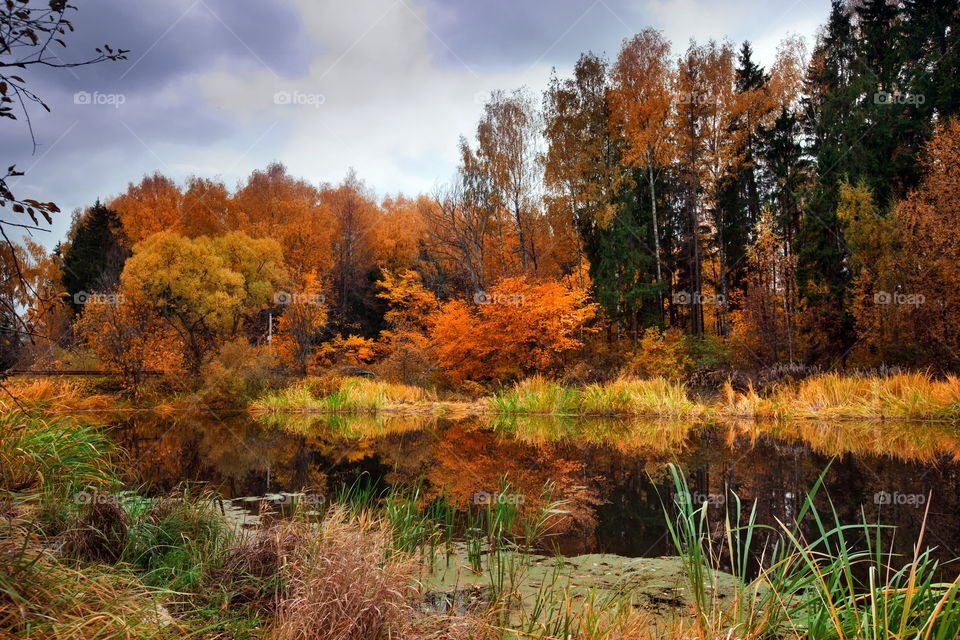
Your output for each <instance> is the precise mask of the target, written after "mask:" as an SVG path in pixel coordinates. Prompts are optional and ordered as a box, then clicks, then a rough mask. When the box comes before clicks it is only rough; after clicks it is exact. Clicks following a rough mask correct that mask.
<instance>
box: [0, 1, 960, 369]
mask: <svg viewBox="0 0 960 640" xmlns="http://www.w3.org/2000/svg"><path fill="white" fill-rule="evenodd" d="M955 9H956V7H955V6H954V5H953V3H951V2H907V3H904V4H903V5H902V6H901V5H896V4H890V3H887V2H884V1H881V0H877V1H869V2H864V3H862V4H859V5H857V6H856V7H855V8H854V9H850V10H848V8H847V7H846V6H845V5H844V4H843V3H841V2H834V4H833V8H832V10H831V13H830V15H829V17H828V19H827V22H826V24H825V25H824V26H823V28H822V33H821V35H820V37H819V38H818V39H817V42H816V44H815V46H814V47H813V49H812V51H809V52H808V51H807V50H806V47H805V45H804V43H803V41H802V40H801V39H799V38H796V37H788V38H786V39H784V40H783V41H782V43H781V44H780V46H779V47H778V52H777V58H776V61H775V62H774V63H773V65H772V66H771V67H770V68H769V69H764V68H762V67H760V66H759V65H758V64H757V63H756V62H755V61H754V55H753V52H752V49H751V46H750V43H748V42H744V43H743V44H742V45H740V46H734V45H733V44H732V43H730V42H728V41H726V40H715V41H714V40H711V41H709V42H706V43H696V42H691V43H690V44H689V46H688V47H687V48H686V49H685V50H684V51H683V52H682V53H680V54H679V55H677V54H675V53H674V48H673V46H672V44H671V43H669V42H667V41H666V40H665V39H664V37H663V35H662V34H661V33H659V32H658V31H656V30H654V29H646V30H644V31H642V32H641V33H639V34H637V35H636V36H634V37H632V38H630V39H627V40H625V41H624V42H623V44H622V47H621V48H620V50H619V51H618V52H617V54H616V56H615V57H613V58H612V59H606V58H604V57H602V56H599V55H596V54H593V53H585V54H583V55H582V56H581V57H580V59H579V60H578V61H577V63H576V65H575V67H574V69H573V73H572V75H571V76H570V77H561V76H559V75H557V74H555V75H554V77H552V78H551V80H550V84H549V88H548V89H547V90H546V91H545V92H544V93H543V95H534V94H533V93H532V92H530V91H529V90H526V89H522V88H521V89H515V90H505V91H497V92H494V93H493V94H491V95H490V96H489V100H488V101H487V103H486V104H485V105H484V108H483V115H482V117H481V119H480V121H479V122H478V123H477V126H476V131H475V132H472V133H471V134H469V135H465V136H463V137H462V138H461V140H460V142H459V154H460V158H461V159H460V163H459V167H458V169H457V172H456V175H454V176H452V177H451V178H450V179H449V180H447V181H445V182H443V183H438V184H439V186H438V187H437V188H436V189H435V191H434V192H433V193H430V194H420V195H413V196H410V195H402V194H396V195H391V196H386V197H380V196H378V195H377V193H376V189H375V185H367V184H365V183H364V182H363V181H362V180H361V179H360V177H358V176H359V174H358V173H355V172H351V173H350V174H349V175H348V176H347V177H346V178H345V179H344V180H343V181H342V182H340V183H339V184H328V183H320V184H316V183H313V182H311V181H310V180H309V179H308V178H298V177H295V176H292V175H290V174H289V173H288V172H287V170H286V169H285V168H284V166H283V165H282V164H280V163H275V164H271V165H270V166H268V167H266V168H265V169H263V170H258V171H254V172H253V173H252V174H251V175H250V176H249V177H248V178H247V179H246V180H245V181H243V182H242V183H240V184H237V185H226V184H224V183H223V182H221V181H219V180H217V179H215V178H211V177H205V176H194V177H191V178H189V179H188V180H186V182H185V183H182V184H178V183H176V182H175V181H174V180H172V179H170V178H169V177H166V176H164V175H162V174H160V173H156V174H154V175H149V176H145V177H143V178H142V179H134V180H133V181H132V182H131V183H130V185H129V187H128V188H127V189H126V191H124V192H122V193H119V194H116V195H114V196H111V197H109V198H105V199H104V201H103V202H97V203H95V204H92V205H91V206H89V207H87V208H84V209H80V210H77V211H75V212H74V215H73V224H72V227H71V228H70V230H69V233H68V236H67V238H66V239H64V240H63V241H62V242H61V243H60V244H59V245H57V247H56V248H55V249H54V250H53V251H52V252H50V253H49V254H48V253H46V252H45V251H44V250H43V249H42V248H41V247H40V246H39V245H37V244H35V243H33V242H31V241H28V242H27V243H26V244H25V245H17V246H16V248H15V249H14V250H13V253H11V252H10V251H7V252H6V253H5V254H4V255H5V259H4V264H5V272H6V277H5V281H6V282H7V283H8V284H7V291H6V292H5V296H4V297H5V299H6V303H5V305H4V306H5V316H4V323H5V324H6V326H7V327H8V328H11V327H12V328H22V329H23V331H16V332H11V333H7V334H6V335H7V339H6V340H5V342H6V344H5V345H4V349H3V354H2V356H3V357H2V360H3V362H4V363H5V365H6V366H11V367H15V368H17V369H26V368H29V367H31V366H35V367H37V368H56V367H62V368H76V369H97V368H101V369H102V370H107V371H119V372H122V373H123V374H124V375H125V376H126V377H127V378H129V379H131V380H132V379H134V378H137V379H139V373H141V372H143V371H165V372H189V373H191V374H193V375H199V374H200V371H201V369H202V368H203V367H204V366H205V365H209V364H210V361H211V360H215V359H217V358H218V357H221V356H220V355H218V354H222V352H223V350H224V349H225V348H229V349H230V353H231V356H230V357H232V358H233V360H234V362H236V361H237V359H238V358H246V359H250V360H251V362H253V361H257V360H258V359H259V360H260V361H261V362H262V361H263V359H264V358H268V359H269V358H270V357H273V358H275V363H274V365H272V367H273V368H276V369H279V370H282V371H285V372H288V373H291V374H295V375H303V374H306V373H308V372H315V371H319V370H322V369H323V368H324V367H330V366H335V365H352V366H360V367H363V368H365V369H366V368H372V370H374V371H376V372H377V373H379V374H381V375H383V376H385V377H387V378H391V379H397V380H398V381H403V382H419V383H425V384H446V385H456V384H459V383H462V382H463V381H466V380H470V381H476V382H480V383H487V382H493V383H505V382H509V381H512V380H516V379H519V378H522V377H525V376H530V375H534V374H543V375H546V376H550V377H567V378H570V379H572V380H575V381H589V380H596V379H606V378H610V377H612V376H613V375H615V372H618V371H629V372H632V373H639V374H658V373H662V372H663V371H666V370H670V371H671V372H672V373H671V375H673V376H675V377H677V378H686V377H688V376H690V375H692V374H694V373H695V372H697V371H727V372H730V371H745V372H755V371H759V370H763V369H765V368H770V367H774V366H775V365H783V364H788V365H796V366H802V367H816V368H819V369H822V370H841V371H843V370H849V369H869V368H877V367H905V368H930V369H934V370H936V371H939V372H949V371H953V370H955V369H956V367H957V365H958V362H960V355H958V354H960V320H958V318H957V314H956V313H954V312H953V311H952V309H953V307H954V305H955V301H956V297H955V296H956V295H957V294H956V292H955V290H954V289H955V287H954V284H953V283H954V282H956V280H957V278H956V276H957V273H956V269H957V265H958V264H960V260H958V258H960V255H958V248H957V247H958V238H957V233H958V232H957V228H956V225H954V224H952V219H953V215H952V214H953V213H954V212H955V211H956V208H957V200H956V198H957V193H958V184H957V175H960V174H958V162H960V157H958V148H960V147H958V140H960V138H958V136H960V125H957V124H956V122H955V120H954V119H953V118H954V116H956V113H957V110H958V108H960V94H958V92H960V84H958V83H960V81H958V80H957V77H956V74H955V70H956V68H957V61H958V55H960V53H958V51H957V50H956V47H955V46H954V45H955V44H956V38H957V34H956V31H955V27H956V19H957V15H956V11H955ZM359 171H361V172H362V167H360V168H359ZM8 248H9V247H8ZM18 270H21V271H22V273H23V275H24V280H23V281H20V280H19V279H18V278H16V277H13V276H14V275H15V274H16V273H17V271H18ZM20 309H27V313H26V314H23V315H24V318H25V319H24V320H22V321H21V320H19V319H18V318H17V317H15V316H16V312H17V311H19V310H20ZM21 322H22V323H23V326H21ZM25 336H28V337H29V336H35V339H32V340H31V339H26V338H25ZM228 345H229V347H228ZM239 351H243V354H240V353H239Z"/></svg>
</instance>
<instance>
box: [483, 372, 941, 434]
mask: <svg viewBox="0 0 960 640" xmlns="http://www.w3.org/2000/svg"><path fill="white" fill-rule="evenodd" d="M487 406H488V407H489V409H490V411H492V412H493V413H495V414H499V415H541V414H542V415H557V416H624V415H635V416H658V417H666V418H684V419H711V418H750V419H756V420H808V419H825V418H828V419H829V418H835V419H875V420H931V421H934V420H935V421H947V422H956V421H960V378H956V377H953V376H949V377H947V378H944V379H937V378H934V377H933V376H932V375H930V374H929V373H925V372H913V373H895V374H891V375H886V376H861V375H851V376H845V375H841V374H834V373H830V374H823V375H820V376H816V377H813V378H808V379H806V380H803V381H800V382H798V383H792V384H783V385H779V386H777V387H775V388H773V389H771V390H768V391H765V392H764V393H762V394H761V393H759V392H758V391H756V390H755V389H753V388H748V389H747V390H745V391H735V390H734V389H733V388H732V387H731V386H730V385H729V384H726V385H725V386H724V387H723V390H722V393H721V395H720V397H719V399H717V400H716V401H700V400H695V399H693V398H691V397H690V396H689V394H688V392H687V389H686V388H685V387H684V385H683V384H681V383H677V382H673V381H670V380H667V379H665V378H649V379H637V378H618V379H616V380H613V381H611V382H607V383H604V384H590V385H586V386H583V387H569V386H565V385H563V384H562V383H559V382H555V381H550V380H546V379H544V378H541V377H534V378H529V379H527V380H523V381H520V382H518V383H517V384H515V385H514V386H512V387H510V388H508V389H505V390H503V391H501V392H499V393H497V394H495V395H494V396H492V397H491V398H489V399H488V401H487Z"/></svg>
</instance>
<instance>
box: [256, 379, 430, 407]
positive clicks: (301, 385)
mask: <svg viewBox="0 0 960 640" xmlns="http://www.w3.org/2000/svg"><path fill="white" fill-rule="evenodd" d="M432 400H435V397H434V395H433V394H432V393H431V392H430V391H428V390H427V389H424V388H422V387H415V386H412V385H406V384H396V383H391V382H385V381H382V380H370V379H367V378H343V379H342V380H336V381H335V382H333V383H331V382H330V380H329V379H324V378H307V379H305V380H301V381H299V382H297V383H295V384H293V385H291V386H289V387H287V388H285V389H282V390H280V391H276V392H270V393H267V394H265V395H263V396H261V397H260V398H258V399H257V400H256V401H254V402H253V403H251V404H250V410H251V411H253V412H271V411H274V412H297V411H299V412H317V413H320V412H337V411H343V412H349V411H378V410H382V409H389V408H391V407H396V406H398V405H415V404H417V403H422V402H429V401H432Z"/></svg>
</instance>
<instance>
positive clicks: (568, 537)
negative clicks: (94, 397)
mask: <svg viewBox="0 0 960 640" xmlns="http://www.w3.org/2000/svg"><path fill="white" fill-rule="evenodd" d="M109 422H110V424H111V432H112V433H113V434H114V437H115V438H116V440H117V442H118V444H120V445H121V446H122V447H123V448H124V449H125V450H126V451H127V453H128V454H129V462H128V465H127V469H126V474H127V479H128V480H129V481H130V482H131V483H133V484H137V485H142V486H145V487H146V489H147V490H148V491H151V492H158V493H159V492H165V491H170V490H173V489H175V488H177V487H178V486H180V485H182V484H183V483H184V482H191V483H203V484H205V485H206V486H208V487H209V488H211V489H213V490H215V491H217V492H218V493H219V494H220V495H221V496H223V497H224V498H241V497H249V496H263V495H266V494H270V493H276V492H280V491H306V492H307V493H309V494H311V495H313V496H319V497H320V498H321V499H323V497H325V496H330V495H332V494H333V492H335V490H336V488H337V487H339V486H342V485H343V484H350V483H353V482H354V481H355V480H356V479H357V478H363V479H364V481H366V480H367V479H373V480H375V481H378V482H379V483H381V484H382V485H383V486H396V485H412V484H414V483H416V482H421V483H422V484H423V487H424V491H425V493H426V494H427V495H437V496H439V495H441V494H442V495H445V496H447V497H449V498H450V499H451V500H453V501H454V502H456V503H459V504H465V503H466V502H468V501H472V500H475V499H476V498H475V496H476V495H477V494H480V495H481V496H482V495H485V494H484V492H488V493H492V492H495V491H497V489H498V487H499V486H500V481H501V478H503V477H504V476H506V477H508V478H509V480H510V483H511V488H510V489H509V491H510V495H509V496H506V497H505V499H509V500H516V501H520V502H523V503H525V504H526V505H531V504H536V503H537V501H538V500H541V499H542V498H541V495H542V490H543V487H544V485H545V483H549V484H550V485H552V486H553V487H554V489H553V496H552V497H553V499H560V500H564V501H566V509H567V510H568V511H569V512H570V515H569V516H568V517H566V519H565V522H564V524H563V534H562V536H560V538H559V543H560V547H561V550H562V551H563V552H564V553H567V554H579V553H594V552H606V553H616V554H620V555H625V556H659V555H668V554H672V553H673V548H672V546H671V544H670V540H669V538H668V537H667V530H666V527H665V525H664V517H663V504H664V501H665V502H666V504H667V505H668V507H671V508H672V507H673V504H672V503H673V500H674V492H673V488H672V483H671V481H670V477H669V473H668V469H667V465H668V464H669V463H671V462H674V463H677V464H679V465H680V466H681V467H682V468H683V470H684V471H685V472H686V473H687V474H688V477H689V479H690V485H691V490H692V492H693V499H694V500H696V501H701V502H702V501H707V502H710V503H711V504H712V505H715V507H716V508H713V509H711V511H714V512H716V513H720V512H721V509H722V507H724V506H730V505H732V504H733V500H734V498H733V495H734V494H735V495H737V496H739V498H740V500H741V501H742V502H743V503H745V504H747V505H750V504H752V503H753V502H754V501H755V502H756V508H757V515H758V520H759V521H761V522H765V523H768V524H776V522H777V521H778V520H780V521H785V522H786V521H790V520H791V518H792V517H793V516H795V514H796V513H797V512H798V510H799V509H800V508H801V506H802V503H803V499H804V496H805V495H806V494H807V492H808V490H809V489H810V488H811V487H812V486H813V485H814V484H815V483H816V481H817V479H818V477H819V476H820V474H821V472H822V471H823V470H824V469H825V468H827V466H828V465H829V470H828V471H827V473H826V476H825V483H824V486H825V491H823V492H821V493H820V494H819V496H818V506H819V508H820V509H821V510H822V511H824V512H828V510H829V509H830V503H831V502H832V504H833V506H834V507H835V508H836V509H837V511H838V513H839V515H840V518H841V521H843V522H845V523H852V522H855V521H857V520H858V513H859V512H860V511H861V510H862V512H863V513H864V514H865V516H866V518H867V519H868V520H869V521H876V520H877V519H878V518H879V519H880V520H882V522H883V523H885V524H890V525H896V527H897V529H896V538H895V544H896V546H897V547H898V548H900V549H902V551H903V552H905V553H907V552H910V550H911V546H912V545H913V544H914V543H915V541H916V540H917V537H918V536H919V532H920V524H921V521H922V520H923V517H924V514H925V512H927V511H928V510H929V512H928V515H927V531H926V534H925V536H926V538H925V545H927V546H935V547H938V548H939V551H938V554H937V555H938V556H940V557H941V558H943V559H945V560H946V559H951V558H957V557H960V553H958V552H960V429H958V428H957V427H953V426H949V425H938V424H929V423H927V424H910V423H889V422H888V423H857V422H842V423H840V422H834V423H824V424H821V423H815V422H802V423H796V424H785V425H766V426H763V427H759V426H758V425H756V424H755V423H752V422H751V423H742V424H740V423H724V424H691V423H689V422H669V421H656V422H654V421H635V420H611V419H606V420H600V419H586V420H584V419H572V418H571V419H557V418H544V417H533V418H515V419H506V420H499V421H498V420H493V419H486V418H470V419H464V420H446V419H438V418H433V417H425V416H406V417H398V416H391V417H384V416H376V417H375V416H367V415H360V416H345V415H337V416H329V415H328V416H265V417H260V418H254V417H251V416H249V415H247V414H240V413H217V412H203V413H181V414H176V415H172V416H170V415H167V416H158V415H154V414H135V415H133V416H125V417H123V418H121V419H116V418H113V419H111V420H110V421H109Z"/></svg>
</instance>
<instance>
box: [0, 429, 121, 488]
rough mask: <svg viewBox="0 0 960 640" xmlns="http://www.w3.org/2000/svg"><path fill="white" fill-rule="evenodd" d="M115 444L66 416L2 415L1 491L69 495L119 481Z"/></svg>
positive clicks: (0, 447) (0, 432)
mask: <svg viewBox="0 0 960 640" xmlns="http://www.w3.org/2000/svg"><path fill="white" fill-rule="evenodd" d="M114 452H115V448H114V446H113V445H112V444H111V442H110V441H109V440H108V439H107V438H106V436H104V435H103V434H102V433H101V432H100V431H99V430H98V429H96V428H94V427H90V426H85V425H78V424H75V423H73V422H71V421H69V420H66V419H56V420H50V421H43V420H36V419H31V418H27V417H25V416H23V415H21V414H17V413H6V414H3V415H2V416H0V491H2V492H4V493H7V494H10V493H14V492H27V491H46V492H48V493H53V492H55V491H56V492H59V493H60V494H64V495H65V494H66V493H70V492H75V491H80V490H82V489H85V488H90V487H103V486H106V485H108V484H110V483H111V482H113V481H114V475H113V467H112V460H111V457H112V455H113V454H114Z"/></svg>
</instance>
